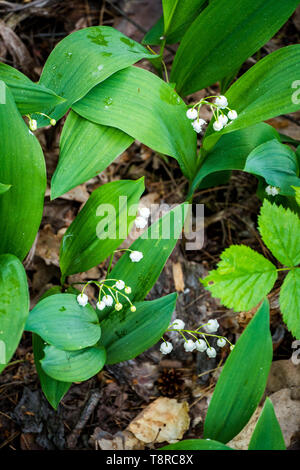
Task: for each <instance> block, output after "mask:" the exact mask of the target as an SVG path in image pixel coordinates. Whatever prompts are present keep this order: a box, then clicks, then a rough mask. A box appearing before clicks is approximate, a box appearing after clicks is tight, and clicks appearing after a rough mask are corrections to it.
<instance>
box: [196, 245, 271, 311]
mask: <svg viewBox="0 0 300 470" xmlns="http://www.w3.org/2000/svg"><path fill="white" fill-rule="evenodd" d="M276 279H277V272H276V267H275V266H274V264H272V263H271V262H270V261H269V260H267V259H266V258H265V257H264V256H263V255H260V254H259V253H257V252H256V251H254V250H252V248H250V247H248V246H245V245H231V246H230V247H229V248H226V250H224V251H223V253H222V254H221V261H220V262H219V263H218V268H217V269H215V270H214V271H210V273H209V275H208V276H207V277H206V278H205V279H203V280H201V279H200V282H201V283H202V284H203V285H204V287H205V288H206V289H207V290H209V291H210V292H211V294H212V296H213V297H218V298H219V299H220V301H221V302H222V304H223V305H225V306H226V307H228V308H233V309H234V311H236V312H240V311H242V310H250V309H251V308H252V307H255V306H256V305H257V304H258V303H259V302H260V301H261V299H262V298H263V297H265V296H266V295H267V294H268V293H269V292H270V290H271V289H272V287H273V285H274V283H275V281H276Z"/></svg>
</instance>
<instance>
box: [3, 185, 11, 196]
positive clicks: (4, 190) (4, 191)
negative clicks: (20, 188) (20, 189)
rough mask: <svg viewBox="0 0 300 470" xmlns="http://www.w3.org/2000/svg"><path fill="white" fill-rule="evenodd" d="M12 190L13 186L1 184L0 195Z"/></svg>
mask: <svg viewBox="0 0 300 470" xmlns="http://www.w3.org/2000/svg"><path fill="white" fill-rule="evenodd" d="M10 188H11V184H2V183H0V194H4V193H6V191H8V190H9V189H10Z"/></svg>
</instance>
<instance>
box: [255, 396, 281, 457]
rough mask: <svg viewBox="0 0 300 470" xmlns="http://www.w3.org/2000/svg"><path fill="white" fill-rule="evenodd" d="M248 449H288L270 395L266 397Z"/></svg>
mask: <svg viewBox="0 0 300 470" xmlns="http://www.w3.org/2000/svg"><path fill="white" fill-rule="evenodd" d="M248 450H286V447H285V443H284V439H283V435H282V432H281V429H280V425H279V423H278V421H277V418H276V415H275V412H274V407H273V404H272V402H271V400H270V398H269V397H267V398H266V401H265V405H264V407H263V410H262V412H261V415H260V417H259V420H258V421H257V424H256V426H255V429H254V431H253V434H252V436H251V441H250V444H249V447H248Z"/></svg>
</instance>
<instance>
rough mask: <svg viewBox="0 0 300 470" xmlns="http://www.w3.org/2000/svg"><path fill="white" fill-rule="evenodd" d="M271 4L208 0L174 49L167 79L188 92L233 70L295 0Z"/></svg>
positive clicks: (272, 31)
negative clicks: (174, 53) (169, 74)
mask: <svg viewBox="0 0 300 470" xmlns="http://www.w3.org/2000/svg"><path fill="white" fill-rule="evenodd" d="M275 4H276V5H275ZM275 4H274V0H218V1H214V2H211V3H210V4H209V6H208V7H207V8H205V10H204V11H203V12H202V13H201V14H200V15H199V16H198V18H197V19H196V20H195V21H194V22H193V24H192V26H191V27H190V28H189V29H188V31H187V33H186V34H185V35H184V37H183V39H182V41H181V44H180V46H179V48H178V50H177V53H176V56H175V59H174V63H173V68H172V71H171V77H170V80H171V81H172V82H175V83H176V84H177V85H176V89H177V90H178V92H180V94H182V95H188V94H190V93H193V92H195V91H198V90H201V89H202V88H206V87H207V86H209V85H212V84H213V83H215V82H217V81H219V80H221V79H222V78H224V77H225V76H227V75H228V74H230V73H231V72H234V71H235V70H236V69H237V68H238V67H240V65H241V64H242V63H243V62H244V61H245V60H246V59H247V58H248V57H250V56H252V55H253V54H254V53H255V52H256V51H257V50H258V49H259V48H260V47H261V46H263V45H264V44H265V43H266V42H267V41H268V40H269V39H270V38H271V37H272V36H274V34H275V33H276V32H277V31H278V30H279V29H280V27H281V26H282V25H283V24H284V23H285V22H286V21H287V19H288V18H289V17H290V16H291V14H292V13H293V11H294V10H295V9H296V7H297V6H298V4H299V1H298V0H285V1H284V2H282V1H280V0H277V1H276V2H275ZM289 86H290V85H289ZM274 96H276V94H275V95H274Z"/></svg>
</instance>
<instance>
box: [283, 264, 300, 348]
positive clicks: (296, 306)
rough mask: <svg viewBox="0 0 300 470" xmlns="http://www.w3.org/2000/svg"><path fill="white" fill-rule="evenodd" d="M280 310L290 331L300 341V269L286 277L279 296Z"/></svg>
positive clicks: (294, 270)
mask: <svg viewBox="0 0 300 470" xmlns="http://www.w3.org/2000/svg"><path fill="white" fill-rule="evenodd" d="M279 303H280V310H281V312H282V315H283V319H284V321H285V323H286V325H287V327H288V329H289V330H290V331H291V332H292V333H293V335H294V336H295V338H297V339H300V268H296V269H292V270H291V271H290V272H289V273H288V275H287V276H286V278H285V280H284V282H283V284H282V286H281V289H280V296H279Z"/></svg>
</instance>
